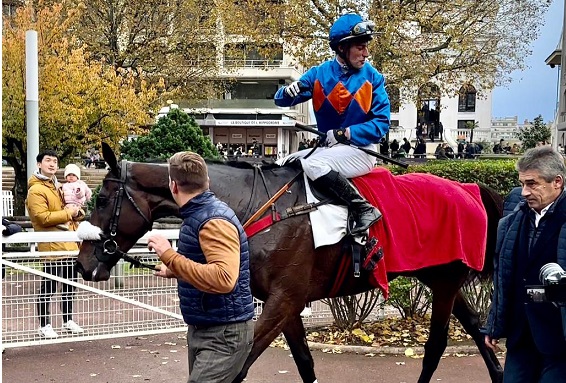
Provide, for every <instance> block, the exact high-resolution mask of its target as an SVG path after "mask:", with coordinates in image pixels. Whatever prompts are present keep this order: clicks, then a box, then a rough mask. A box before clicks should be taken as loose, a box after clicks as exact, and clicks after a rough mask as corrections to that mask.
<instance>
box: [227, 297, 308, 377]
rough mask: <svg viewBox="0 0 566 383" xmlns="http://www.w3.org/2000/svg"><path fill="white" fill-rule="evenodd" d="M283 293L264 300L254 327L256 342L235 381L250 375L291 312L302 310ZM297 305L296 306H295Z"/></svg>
mask: <svg viewBox="0 0 566 383" xmlns="http://www.w3.org/2000/svg"><path fill="white" fill-rule="evenodd" d="M281 295H282V294H272V295H270V296H269V298H267V300H266V301H265V302H264V306H263V311H262V313H261V315H260V317H259V320H258V321H257V323H256V325H255V328H254V344H253V347H252V350H251V351H250V354H249V355H248V358H247V359H246V362H245V363H244V367H243V368H242V371H240V373H239V374H238V376H237V377H236V378H235V379H234V381H233V383H241V382H242V381H243V380H244V379H245V378H246V376H247V375H248V370H249V369H250V367H251V366H252V364H253V363H254V362H255V361H256V360H257V358H259V356H260V355H261V354H262V353H263V352H264V351H265V349H266V348H267V347H268V346H269V345H270V344H271V342H273V340H274V339H275V338H277V336H278V335H279V334H281V331H282V330H283V327H284V326H285V322H286V321H287V319H288V316H289V313H290V312H294V311H297V310H298V311H297V315H298V313H299V312H300V310H301V307H300V305H301V304H302V305H303V306H304V302H301V303H300V304H297V303H293V301H292V300H290V299H288V298H285V297H282V296H281ZM293 306H296V307H293Z"/></svg>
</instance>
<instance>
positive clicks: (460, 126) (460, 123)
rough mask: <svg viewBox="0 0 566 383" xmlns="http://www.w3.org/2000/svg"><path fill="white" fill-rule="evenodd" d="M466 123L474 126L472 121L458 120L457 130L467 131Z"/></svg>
mask: <svg viewBox="0 0 566 383" xmlns="http://www.w3.org/2000/svg"><path fill="white" fill-rule="evenodd" d="M468 123H470V124H472V125H473V124H475V121H474V120H458V129H469V128H468Z"/></svg>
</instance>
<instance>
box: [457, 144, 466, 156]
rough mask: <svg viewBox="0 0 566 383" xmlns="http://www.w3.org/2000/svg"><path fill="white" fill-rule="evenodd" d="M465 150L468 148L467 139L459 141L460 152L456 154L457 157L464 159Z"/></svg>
mask: <svg viewBox="0 0 566 383" xmlns="http://www.w3.org/2000/svg"><path fill="white" fill-rule="evenodd" d="M465 150H466V141H464V140H460V141H458V154H457V155H456V158H460V159H463V158H464V154H465V153H464V152H465Z"/></svg>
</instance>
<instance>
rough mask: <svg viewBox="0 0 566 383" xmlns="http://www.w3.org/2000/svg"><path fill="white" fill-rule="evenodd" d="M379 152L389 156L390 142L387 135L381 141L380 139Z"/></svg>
mask: <svg viewBox="0 0 566 383" xmlns="http://www.w3.org/2000/svg"><path fill="white" fill-rule="evenodd" d="M379 153H381V154H383V155H384V156H387V157H389V142H387V140H386V139H385V137H383V138H382V139H381V141H379Z"/></svg>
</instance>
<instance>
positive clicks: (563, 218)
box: [485, 146, 566, 383]
mask: <svg viewBox="0 0 566 383" xmlns="http://www.w3.org/2000/svg"><path fill="white" fill-rule="evenodd" d="M516 169H517V171H518V173H519V181H520V183H521V185H522V196H523V197H524V199H523V200H522V201H520V202H519V204H518V205H517V207H516V208H515V209H514V210H513V212H512V213H510V214H508V215H507V216H505V217H504V218H502V219H501V221H500V222H499V227H498V233H497V243H498V249H497V254H496V257H495V271H494V278H493V280H494V293H493V298H492V306H491V309H490V312H489V317H488V321H487V326H486V328H487V333H486V335H485V344H486V346H487V347H489V348H491V349H493V350H494V351H496V350H497V345H498V343H499V339H501V338H506V339H507V341H506V348H507V352H506V357H505V370H504V375H503V381H504V382H506V383H531V382H538V383H555V382H566V339H565V338H566V328H565V327H564V325H563V324H566V308H564V307H563V308H560V307H559V306H557V305H555V304H553V303H551V302H530V301H529V300H528V299H527V293H526V286H527V285H538V284H540V281H539V271H540V269H541V268H542V266H544V265H546V264H547V263H551V262H552V263H558V264H559V265H560V266H561V267H562V268H566V249H565V248H564V246H562V245H561V243H562V242H564V240H565V239H566V238H564V237H565V236H566V234H565V232H564V230H563V229H562V228H563V227H564V225H565V224H566V194H565V193H564V177H565V176H566V168H565V166H564V158H563V157H562V156H561V155H560V154H559V153H558V152H556V151H555V150H554V149H552V147H550V146H539V147H536V148H533V149H529V150H527V151H526V152H525V154H524V155H523V156H522V157H521V158H520V159H519V161H517V164H516ZM516 193H517V192H516V191H515V194H514V198H516V197H517V194H516Z"/></svg>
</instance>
